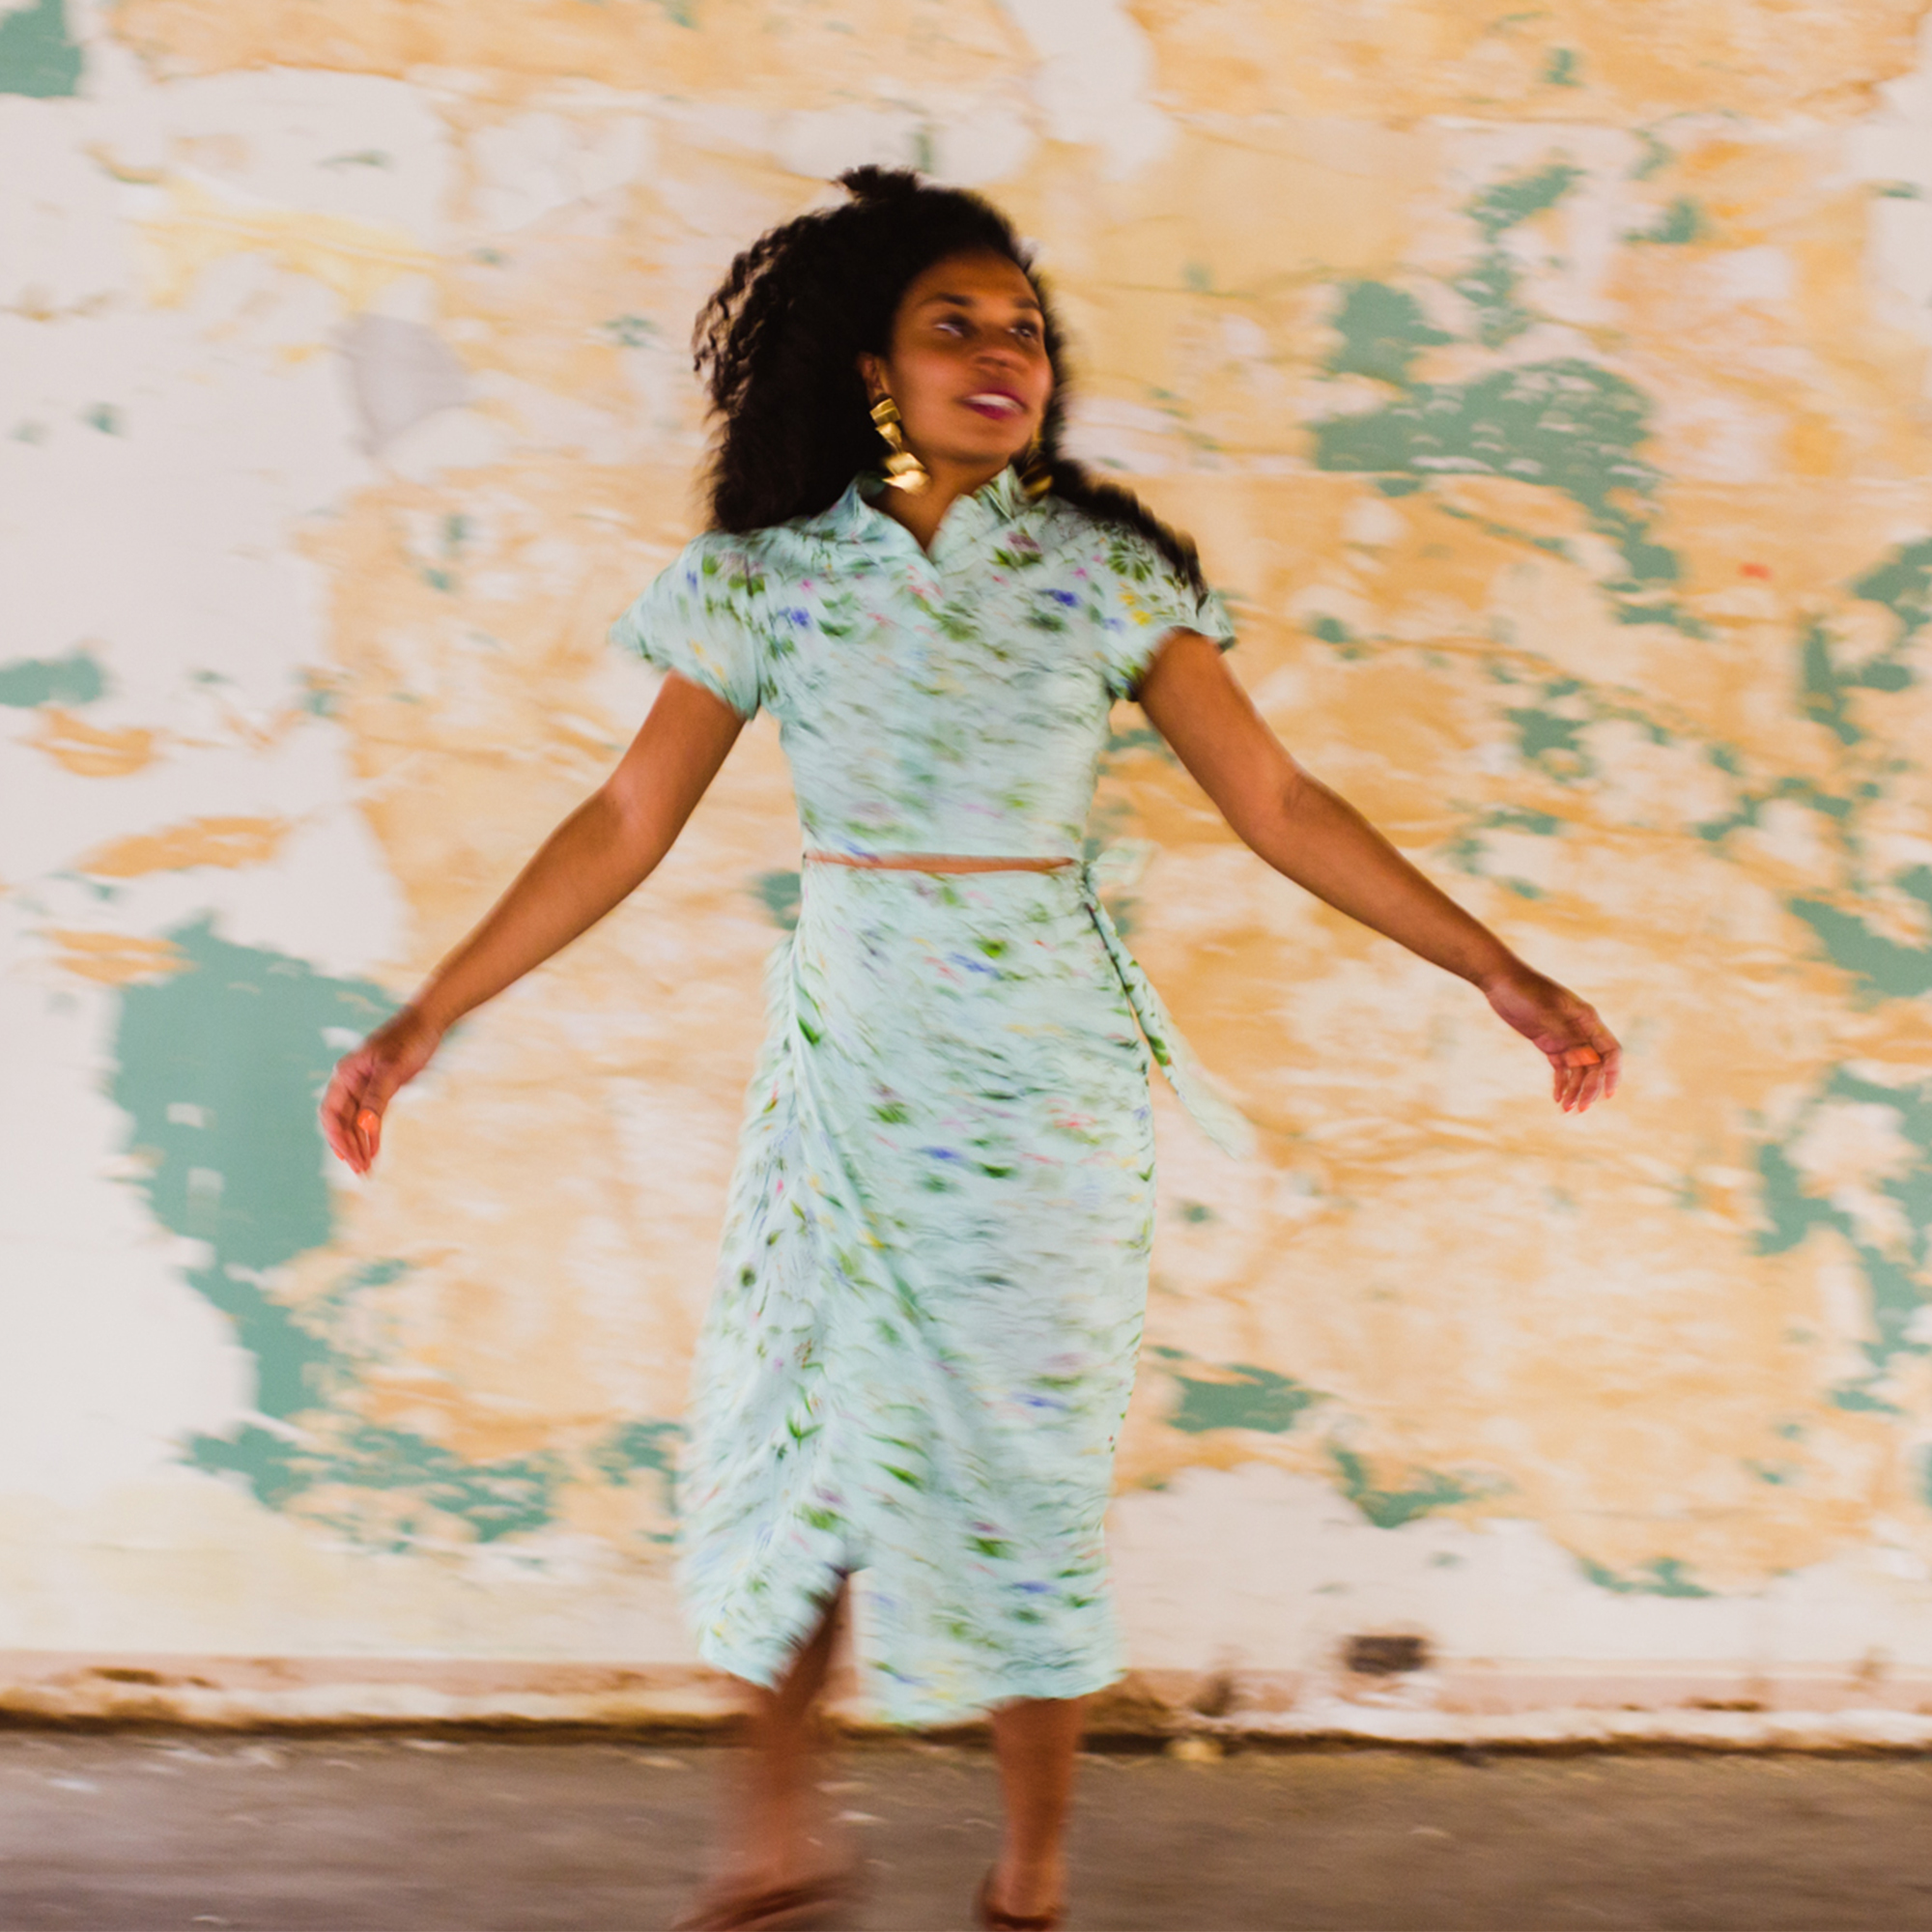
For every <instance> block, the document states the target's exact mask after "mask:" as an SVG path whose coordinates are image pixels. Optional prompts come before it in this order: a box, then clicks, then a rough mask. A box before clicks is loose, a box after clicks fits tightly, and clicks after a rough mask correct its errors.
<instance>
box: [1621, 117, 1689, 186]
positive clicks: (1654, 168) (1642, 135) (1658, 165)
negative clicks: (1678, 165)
mask: <svg viewBox="0 0 1932 1932" xmlns="http://www.w3.org/2000/svg"><path fill="white" fill-rule="evenodd" d="M1636 137H1637V139H1638V140H1639V141H1641V142H1642V143H1643V153H1642V154H1641V155H1640V156H1638V157H1637V159H1636V161H1635V162H1634V164H1633V165H1632V167H1631V170H1630V175H1629V179H1630V180H1632V181H1648V180H1649V179H1650V178H1651V176H1652V175H1654V174H1656V173H1658V172H1659V170H1660V169H1662V168H1667V167H1668V166H1669V165H1670V163H1671V162H1672V161H1674V160H1675V159H1676V158H1677V150H1676V149H1675V148H1672V147H1670V146H1668V145H1667V144H1666V143H1664V142H1662V141H1660V140H1659V139H1658V138H1657V136H1656V135H1655V134H1653V133H1652V132H1651V131H1650V129H1649V128H1638V129H1637V130H1636Z"/></svg>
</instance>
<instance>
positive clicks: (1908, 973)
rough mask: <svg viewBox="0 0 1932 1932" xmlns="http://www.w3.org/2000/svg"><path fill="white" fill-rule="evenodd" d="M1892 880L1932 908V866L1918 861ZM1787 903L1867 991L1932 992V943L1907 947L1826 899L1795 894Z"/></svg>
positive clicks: (1891, 995) (1892, 996) (1906, 996)
mask: <svg viewBox="0 0 1932 1932" xmlns="http://www.w3.org/2000/svg"><path fill="white" fill-rule="evenodd" d="M1892 883H1893V884H1894V885H1896V886H1897V887H1898V888H1899V890H1900V891H1902V892H1904V893H1907V894H1909V895H1911V896H1912V897H1914V898H1916V899H1918V901H1919V902H1920V903H1921V904H1923V905H1925V906H1926V907H1927V910H1928V912H1932V869H1928V868H1927V867H1923V866H1915V867H1912V868H1911V869H1910V870H1909V871H1905V872H1901V873H1900V874H1898V876H1897V877H1896V878H1895V879H1894V880H1893V882H1892ZM1785 906H1786V908H1787V909H1788V910H1789V911H1791V912H1792V913H1794V914H1796V915H1797V917H1798V918H1800V919H1802V920H1803V921H1804V923H1805V924H1806V925H1808V926H1809V927H1810V928H1811V930H1812V931H1813V932H1814V933H1816V934H1817V936H1818V939H1819V941H1820V942H1821V943H1822V944H1823V946H1824V948H1825V952H1826V954H1827V956H1828V957H1829V958H1830V959H1831V961H1832V963H1833V965H1834V966H1837V967H1840V968H1842V969H1843V971H1845V972H1847V973H1849V974H1851V975H1852V977H1853V978H1854V979H1855V980H1858V982H1859V983H1860V985H1861V987H1863V988H1864V989H1865V990H1866V991H1867V992H1868V993H1870V994H1872V995H1875V996H1876V997H1878V998H1880V999H1889V1000H1914V999H1917V998H1918V996H1919V995H1920V994H1921V993H1926V992H1932V945H1925V946H1907V945H1905V944H1903V943H1902V942H1901V941H1899V940H1896V939H1893V938H1892V937H1891V935H1890V934H1889V933H1885V932H1878V931H1875V930H1874V929H1873V928H1872V927H1871V926H1869V925H1867V924H1866V923H1865V922H1864V921H1863V920H1861V919H1860V918H1859V917H1858V916H1857V915H1856V914H1854V913H1848V912H1844V911H1841V910H1840V909H1839V908H1838V907H1836V906H1834V905H1830V904H1827V903H1826V902H1825V901H1824V900H1823V899H1813V898H1800V897H1792V898H1788V899H1786V900H1785Z"/></svg>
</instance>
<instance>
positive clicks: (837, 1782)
mask: <svg viewBox="0 0 1932 1932" xmlns="http://www.w3.org/2000/svg"><path fill="white" fill-rule="evenodd" d="M725 1762H726V1752H725V1749H724V1748H723V1747H673V1748H664V1747H654V1746H651V1745H648V1744H638V1743H620V1742H615V1741H598V1742H575V1741H554V1740H552V1741H545V1742H517V1741H503V1740H495V1739H474V1740H464V1741H460V1742H459V1741H451V1740H445V1739H436V1738H414V1739H412V1738H407V1737H339V1736H338V1737H313V1736H311V1737H305V1738H241V1737H232V1736H222V1737H209V1736H184V1735H180V1734H172V1735H169V1734H159V1733H156V1734H138V1733H124V1734H118V1735H84V1734H80V1735H77V1734H74V1733H68V1732H56V1733H37V1732H21V1731H14V1732H0V1928H4V1932H40V1928H43V1927H61V1928H81V1932H172V1928H175V1927H181V1928H184V1932H188V1928H192V1927H196V1926H214V1927H224V1926H225V1927H233V1928H236V1932H244V1928H245V1932H538V1928H552V1927H554V1928H559V1932H561V1929H562V1928H568V1932H642V1928H648V1927H654V1926H661V1925H664V1924H666V1923H667V1922H668V1920H669V1919H670V1918H671V1917H672V1916H673V1915H674V1913H675V1912H676V1910H677V1908H678V1905H679V1902H680V1901H681V1900H682V1899H683V1898H684V1897H685V1895H686V1893H687V1892H688V1890H689V1889H691V1888H692V1887H693V1886H694V1885H695V1884H696V1882H697V1880H698V1879H699V1877H700V1876H701V1874H702V1871H703V1869H704V1864H705V1859H706V1854H707V1846H708V1842H709V1840H710V1836H711V1830H712V1817H713V1803H714V1799H715V1796H716V1788H717V1781H718V1777H719V1774H720V1771H721V1769H722V1768H723V1767H724V1766H725ZM825 1784H826V1791H827V1796H828V1800H829V1802H830V1803H831V1804H833V1805H834V1806H836V1807H838V1810H839V1811H840V1812H842V1814H843V1818H844V1825H845V1829H847V1830H848V1831H849V1832H851V1833H853V1834H854V1836H855V1837H856V1838H857V1839H858V1840H859V1841H860V1843H861V1845H862V1846H863V1848H864V1849H865V1851H866V1852H867V1855H868V1856H869V1859H870V1861H871V1874H872V1889H871V1892H870V1895H869V1897H868V1898H867V1901H866V1902H865V1904H864V1905H863V1907H862V1908H861V1909H860V1910H859V1911H858V1912H857V1913H856V1914H855V1915H854V1916H853V1918H852V1919H851V1920H850V1923H851V1924H852V1925H854V1926H855V1927H865V1928H870V1932H926V1928H932V1932H941V1928H952V1927H964V1926H966V1925H968V1924H969V1923H970V1914H969V1902H970V1899H971V1896H972V1891H973V1888H974V1885H975V1883H976V1882H977V1880H978V1878H979V1875H980V1871H981V1870H982V1869H983V1868H984V1866H985V1864H986V1863H987V1861H988V1859H989V1857H990V1855H991V1852H992V1848H993V1842H994V1836H995V1829H996V1828H995V1819H996V1817H997V1794H996V1789H995V1785H994V1778H993V1771H992V1767H991V1764H990V1762H989V1761H988V1759H987V1758H986V1756H985V1755H984V1754H983V1753H982V1752H980V1751H977V1750H971V1749H964V1748H957V1747H934V1746H922V1745H911V1744H906V1745H898V1746H867V1747H845V1748H844V1749H843V1750H841V1751H840V1752H839V1754H838V1758H837V1760H836V1763H835V1764H834V1766H833V1767H832V1768H830V1769H829V1770H828V1772H827V1776H826V1780H825ZM1078 1803H1079V1822H1078V1825H1077V1828H1076V1832H1075V1836H1074V1847H1073V1849H1074V1879H1075V1888H1076V1889H1075V1894H1074V1896H1075V1901H1076V1909H1075V1911H1074V1913H1073V1914H1072V1915H1071V1925H1070V1927H1069V1932H1102V1928H1110V1927H1111V1928H1121V1932H1126V1928H1133V1927H1146V1928H1158V1929H1159V1932H1190V1928H1212V1932H1236V1928H1243V1927H1255V1928H1263V1927H1265V1928H1277V1927H1279V1928H1284V1929H1285V1928H1291V1927H1296V1928H1321V1932H1341V1928H1375V1932H1382V1928H1389V1932H1394V1928H1409V1927H1413V1928H1417V1932H1425V1928H1426V1932H1452V1928H1461V1927H1470V1928H1482V1932H1517V1929H1518V1928H1520V1932H1558V1929H1559V1928H1569V1927H1591V1928H1597V1927H1625V1926H1640V1927H1657V1928H1665V1927H1668V1928H1699V1932H1702V1928H1719V1927H1722V1928H1728V1927H1738V1928H1746V1927H1748V1928H1751V1932H1771V1928H1786V1927H1788V1928H1791V1932H1827V1928H1838V1927H1854V1926H1856V1927H1870V1928H1874V1932H1878V1928H1883V1932H1902V1928H1907V1927H1918V1926H1924V1927H1928V1928H1932V1832H1928V1831H1927V1829H1926V1823H1927V1819H1928V1817H1932V1762H1927V1761H1925V1760H1921V1759H1918V1758H1912V1759H1895V1758H1894V1759H1870V1758H1867V1759H1848V1758H1802V1757H1721V1756H1658V1755H1647V1756H1626V1757H1613V1756H1577V1757H1512V1756H1496V1757H1492V1758H1490V1759H1489V1760H1488V1761H1487V1762H1477V1763H1468V1762H1463V1761H1461V1760H1458V1759H1456V1758H1452V1757H1441V1756H1428V1755H1411V1754H1407V1753H1404V1752H1398V1751H1381V1750H1372V1751H1303V1752H1295V1753H1275V1752H1264V1751H1243V1752H1236V1753H1235V1754H1232V1755H1230V1756H1228V1757H1226V1758H1224V1759H1222V1760H1221V1761H1220V1762H1218V1763H1213V1764H1205V1765H1192V1764H1184V1763H1179V1762H1176V1761H1175V1760H1174V1759H1172V1758H1166V1757H1157V1756H1116V1755H1104V1756H1102V1755H1094V1756H1089V1757H1087V1758H1085V1759H1083V1761H1082V1768H1081V1781H1080V1790H1079V1800H1078Z"/></svg>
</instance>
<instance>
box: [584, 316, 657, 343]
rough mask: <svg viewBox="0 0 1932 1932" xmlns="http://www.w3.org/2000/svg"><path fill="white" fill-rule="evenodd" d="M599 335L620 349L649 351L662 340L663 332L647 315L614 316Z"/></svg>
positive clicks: (601, 328) (601, 329)
mask: <svg viewBox="0 0 1932 1932" xmlns="http://www.w3.org/2000/svg"><path fill="white" fill-rule="evenodd" d="M598 333H599V334H600V335H603V336H606V337H608V338H609V339H610V340H611V341H612V342H614V343H615V344H616V345H617V346H618V348H620V349H649V348H651V347H653V346H654V345H655V344H656V343H657V342H658V341H659V340H660V338H661V336H662V333H663V331H662V330H661V329H660V328H659V327H658V326H657V324H656V323H654V322H653V321H652V320H651V319H650V317H649V316H647V315H613V316H612V317H611V320H610V321H609V322H607V323H604V324H603V325H602V326H601V327H599V329H598Z"/></svg>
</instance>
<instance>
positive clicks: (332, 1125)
mask: <svg viewBox="0 0 1932 1932" xmlns="http://www.w3.org/2000/svg"><path fill="white" fill-rule="evenodd" d="M353 1109H354V1102H353V1100H352V1098H351V1094H350V1087H349V1083H348V1082H347V1081H346V1080H345V1079H344V1078H343V1068H342V1067H341V1066H337V1068H336V1069H335V1077H334V1078H333V1079H332V1080H330V1081H329V1083H328V1092H327V1094H324V1095H323V1097H322V1104H321V1106H319V1107H318V1108H317V1109H316V1113H317V1115H318V1117H319V1118H320V1120H321V1122H322V1135H323V1139H324V1140H326V1141H327V1143H328V1146H329V1149H330V1151H332V1152H333V1153H334V1155H335V1157H336V1158H337V1159H338V1160H341V1161H346V1162H347V1163H348V1164H349V1165H350V1166H351V1167H354V1166H355V1160H356V1154H357V1150H356V1149H355V1146H354V1144H353V1142H352V1140H351V1136H350V1131H349V1128H350V1121H351V1118H352V1114H353Z"/></svg>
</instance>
